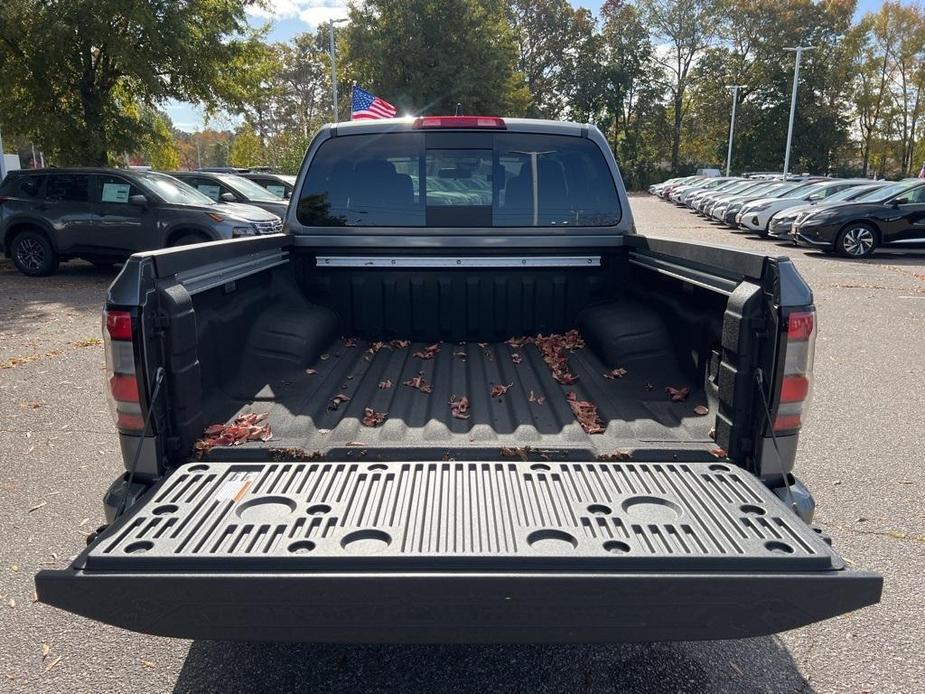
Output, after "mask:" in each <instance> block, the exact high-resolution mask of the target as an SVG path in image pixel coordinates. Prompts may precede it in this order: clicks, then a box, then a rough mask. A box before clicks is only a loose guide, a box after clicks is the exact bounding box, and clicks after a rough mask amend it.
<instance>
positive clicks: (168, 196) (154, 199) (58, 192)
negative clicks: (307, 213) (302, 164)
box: [0, 169, 282, 276]
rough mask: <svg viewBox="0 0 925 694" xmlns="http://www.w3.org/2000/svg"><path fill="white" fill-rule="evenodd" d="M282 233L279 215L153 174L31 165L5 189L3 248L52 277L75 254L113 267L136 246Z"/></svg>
mask: <svg viewBox="0 0 925 694" xmlns="http://www.w3.org/2000/svg"><path fill="white" fill-rule="evenodd" d="M280 231H282V220H281V219H280V218H279V217H278V216H277V215H275V214H272V213H269V212H266V211H264V210H261V209H260V208H258V207H251V206H245V205H239V206H235V207H234V208H231V207H229V208H227V209H226V208H221V209H220V208H219V207H218V205H216V204H215V203H213V202H212V200H210V199H209V198H207V197H206V196H204V195H202V194H201V193H199V192H197V191H196V190H194V189H193V188H190V187H189V186H188V185H186V184H185V183H182V182H180V181H178V180H176V179H174V178H171V177H170V176H166V175H164V174H160V173H154V172H150V171H132V170H127V169H31V170H22V171H14V172H11V173H10V174H9V175H8V176H7V178H6V179H4V182H3V185H2V186H0V248H2V249H3V252H4V253H5V255H6V256H7V257H9V258H12V260H13V263H14V265H16V268H17V269H18V270H19V271H20V272H22V273H23V274H26V275H33V276H41V275H50V274H52V273H53V272H54V271H55V270H56V269H57V268H58V264H59V263H60V262H63V261H67V260H70V259H71V258H84V259H86V260H89V261H90V262H92V263H94V264H95V265H100V266H109V265H112V264H113V263H114V262H121V261H123V260H125V259H126V258H128V257H129V256H130V255H131V254H132V253H136V252H138V251H149V250H154V249H157V248H166V247H171V246H182V245H186V244H191V243H200V242H203V241H215V240H219V239H231V238H235V237H239V236H254V235H257V234H270V233H278V232H280Z"/></svg>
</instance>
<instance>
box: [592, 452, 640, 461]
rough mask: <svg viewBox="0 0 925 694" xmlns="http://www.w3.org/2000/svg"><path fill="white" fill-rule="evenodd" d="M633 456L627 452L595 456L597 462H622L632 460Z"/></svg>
mask: <svg viewBox="0 0 925 694" xmlns="http://www.w3.org/2000/svg"><path fill="white" fill-rule="evenodd" d="M632 458H633V456H632V455H631V454H630V452H629V451H614V452H612V453H601V454H599V455H598V456H597V459H598V460H602V461H607V462H622V461H626V460H632Z"/></svg>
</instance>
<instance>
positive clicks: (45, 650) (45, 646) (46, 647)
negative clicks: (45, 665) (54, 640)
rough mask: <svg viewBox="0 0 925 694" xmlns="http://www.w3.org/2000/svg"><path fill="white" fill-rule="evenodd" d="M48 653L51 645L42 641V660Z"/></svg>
mask: <svg viewBox="0 0 925 694" xmlns="http://www.w3.org/2000/svg"><path fill="white" fill-rule="evenodd" d="M49 653H51V646H49V645H48V644H47V643H43V644H42V660H45V658H47V657H48V654H49Z"/></svg>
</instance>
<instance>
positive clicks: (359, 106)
mask: <svg viewBox="0 0 925 694" xmlns="http://www.w3.org/2000/svg"><path fill="white" fill-rule="evenodd" d="M396 113H397V111H396V110H395V107H394V106H392V104H390V103H389V102H388V101H386V100H385V99H380V98H379V97H378V96H376V95H375V94H370V93H369V92H368V91H366V90H365V89H360V88H359V87H357V86H356V85H354V86H353V96H352V98H351V107H350V120H376V119H377V118H394V117H395V114H396Z"/></svg>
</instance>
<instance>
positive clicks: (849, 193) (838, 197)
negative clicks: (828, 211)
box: [825, 185, 883, 202]
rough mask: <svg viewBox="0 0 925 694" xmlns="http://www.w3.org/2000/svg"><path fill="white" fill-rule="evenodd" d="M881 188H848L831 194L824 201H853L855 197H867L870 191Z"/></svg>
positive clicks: (860, 186)
mask: <svg viewBox="0 0 925 694" xmlns="http://www.w3.org/2000/svg"><path fill="white" fill-rule="evenodd" d="M882 187H883V186H865V185H859V186H850V187H848V188H845V189H844V190H840V191H838V192H837V193H832V194H831V195H830V196H829V197H827V198H826V199H825V201H826V202H840V201H842V200H854V199H855V198H857V197H861V196H864V195H867V194H868V193H870V192H871V191H872V190H874V191H876V190H880V189H881V188H882Z"/></svg>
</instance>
